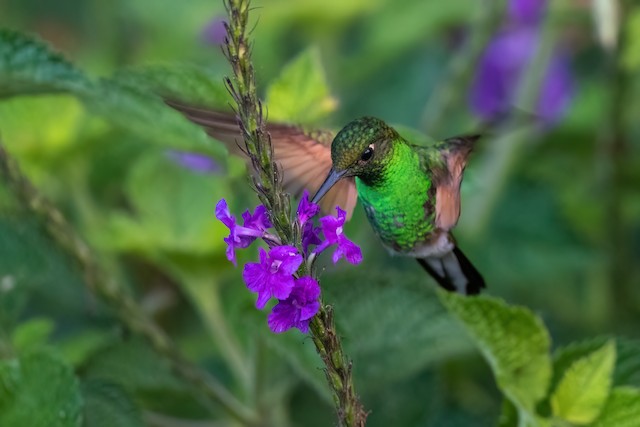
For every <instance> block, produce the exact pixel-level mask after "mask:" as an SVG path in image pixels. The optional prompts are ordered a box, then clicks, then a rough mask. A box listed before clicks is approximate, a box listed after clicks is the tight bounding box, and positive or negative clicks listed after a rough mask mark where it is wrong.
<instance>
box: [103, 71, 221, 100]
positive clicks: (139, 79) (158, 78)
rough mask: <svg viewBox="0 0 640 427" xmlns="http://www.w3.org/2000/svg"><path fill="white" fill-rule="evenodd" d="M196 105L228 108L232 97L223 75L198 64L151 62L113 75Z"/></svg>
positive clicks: (120, 79) (136, 85) (120, 80)
mask: <svg viewBox="0 0 640 427" xmlns="http://www.w3.org/2000/svg"><path fill="white" fill-rule="evenodd" d="M113 79H114V80H115V81H117V82H120V83H125V84H126V85H128V86H134V87H138V88H146V89H148V90H149V91H152V92H155V93H158V94H160V95H162V96H163V97H167V98H170V99H176V100H180V101H183V102H188V103H190V104H192V105H195V106H200V107H210V108H215V109H218V110H228V109H229V103H230V101H231V96H230V94H229V91H228V90H227V88H226V87H225V85H224V83H223V77H222V76H220V75H217V74H213V73H210V72H208V71H207V70H206V69H204V68H201V67H198V66H195V65H182V64H171V65H148V66H144V67H137V68H128V69H125V70H123V71H119V72H118V73H117V74H116V75H115V76H114V78H113Z"/></svg>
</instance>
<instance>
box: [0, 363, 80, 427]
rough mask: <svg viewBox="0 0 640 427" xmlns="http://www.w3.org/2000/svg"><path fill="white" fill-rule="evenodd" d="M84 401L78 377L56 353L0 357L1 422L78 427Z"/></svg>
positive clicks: (34, 426) (52, 426) (7, 423)
mask: <svg viewBox="0 0 640 427" xmlns="http://www.w3.org/2000/svg"><path fill="white" fill-rule="evenodd" d="M82 405H83V401H82V396H81V394H80V389H79V387H78V381H77V379H76V377H75V376H74V375H73V372H72V370H71V368H70V367H69V365H67V364H66V363H65V362H64V361H62V360H61V359H60V358H58V357H57V356H55V355H54V354H52V353H49V352H44V351H39V352H34V353H30V354H27V355H24V356H23V357H21V358H20V359H13V360H4V361H0V425H2V426H29V427H78V426H79V425H80V423H81V419H82Z"/></svg>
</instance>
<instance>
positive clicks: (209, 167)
mask: <svg viewBox="0 0 640 427" xmlns="http://www.w3.org/2000/svg"><path fill="white" fill-rule="evenodd" d="M167 157H169V158H170V159H171V160H173V161H174V162H175V163H176V164H178V165H180V166H182V167H184V168H187V169H191V170H192V171H194V172H199V173H216V172H220V166H219V165H218V164H217V163H216V162H215V161H214V160H213V159H212V158H211V157H209V156H205V155H204V154H198V153H190V152H188V151H177V150H168V151H167Z"/></svg>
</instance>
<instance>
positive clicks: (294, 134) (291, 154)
mask: <svg viewBox="0 0 640 427" xmlns="http://www.w3.org/2000/svg"><path fill="white" fill-rule="evenodd" d="M166 103H167V104H168V105H170V106H171V107H173V108H175V109H176V110H178V111H180V112H181V113H182V114H184V115H185V116H186V117H187V118H188V119H189V120H191V121H192V122H193V123H196V124H198V125H200V126H202V127H203V128H204V129H205V131H206V132H207V134H208V135H209V136H211V137H213V138H215V139H217V140H219V141H222V142H224V143H225V144H226V146H227V147H228V148H229V151H231V152H232V153H234V154H236V155H241V156H244V153H243V152H242V150H241V149H240V147H239V146H238V144H240V143H241V141H242V135H241V134H240V127H239V126H238V123H237V121H236V117H235V115H233V114H230V113H224V112H220V111H213V110H206V109H201V108H196V107H191V106H189V105H185V104H182V103H179V102H176V101H169V100H167V101H166ZM267 131H268V132H269V134H270V135H271V143H272V145H273V152H274V158H275V161H276V162H277V163H278V164H280V166H281V167H282V172H283V186H284V189H285V190H287V191H288V192H290V193H291V194H293V195H294V196H296V197H298V196H300V195H301V194H302V192H303V191H304V190H305V189H307V190H309V194H310V196H313V195H314V194H315V193H316V191H318V189H319V188H320V185H322V183H323V182H324V179H325V178H326V177H327V175H328V174H329V169H331V140H332V139H333V135H332V134H331V133H330V132H327V131H315V132H306V131H304V130H303V129H301V128H299V127H297V126H291V125H286V124H278V123H268V124H267ZM356 200H357V192H356V186H355V182H354V179H353V178H346V179H342V180H341V181H339V182H338V183H337V184H336V185H335V186H334V187H333V188H332V189H331V190H330V191H329V192H328V193H327V194H326V195H325V196H324V197H323V198H322V200H321V201H320V207H321V209H322V211H323V212H324V213H326V214H334V213H335V207H336V206H340V207H341V208H342V209H344V210H345V211H346V212H347V219H349V218H351V214H352V213H353V208H354V207H355V204H356Z"/></svg>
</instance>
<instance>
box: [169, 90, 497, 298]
mask: <svg viewBox="0 0 640 427" xmlns="http://www.w3.org/2000/svg"><path fill="white" fill-rule="evenodd" d="M166 102H167V104H169V105H170V106H171V107H173V108H175V109H177V110H179V111H181V112H182V113H183V114H184V115H185V116H186V117H187V118H188V119H189V120H191V121H192V122H194V123H196V124H199V125H201V126H203V127H204V128H205V130H206V132H207V133H208V134H209V135H210V136H212V137H213V138H215V139H217V140H220V141H222V142H224V143H226V145H227V147H228V148H229V149H230V151H232V152H236V153H237V154H240V153H239V151H240V149H239V148H238V146H237V141H238V140H239V139H240V130H239V127H238V124H237V122H236V118H235V116H233V115H231V114H228V113H223V112H219V111H213V110H207V109H202V108H198V107H193V106H189V105H186V104H183V103H180V102H176V101H173V100H166ZM266 127H267V131H268V132H269V134H270V135H271V141H272V146H273V151H274V160H275V161H276V163H278V164H279V165H280V167H281V168H282V172H283V187H284V189H285V190H286V191H289V192H290V193H292V194H294V195H300V194H301V193H302V192H303V190H305V189H307V190H308V191H309V192H310V193H314V192H315V195H314V197H313V198H312V201H313V202H314V203H317V204H319V205H320V207H321V209H322V210H323V212H326V213H330V212H331V211H333V210H334V208H335V207H336V206H340V207H341V208H342V209H344V210H345V211H346V212H347V218H350V217H351V215H352V212H353V209H354V207H355V204H356V201H357V200H360V202H361V204H362V205H363V207H364V212H365V214H366V217H367V219H368V221H369V223H370V225H371V227H372V229H373V231H374V232H375V234H376V235H377V236H378V237H379V239H380V241H381V242H382V245H383V246H384V247H385V248H386V249H387V250H388V251H389V252H390V253H391V254H393V255H401V256H407V257H412V258H415V259H416V260H417V262H418V263H419V264H420V265H421V266H422V268H423V269H424V270H426V271H427V272H428V273H429V274H430V275H431V276H432V277H433V278H434V279H435V281H436V282H437V283H438V285H440V286H441V287H442V288H444V289H446V290H448V291H452V292H458V293H461V294H466V295H473V294H478V293H479V292H480V291H481V289H482V288H484V287H485V282H484V279H483V278H482V275H481V274H480V273H479V272H478V270H477V269H476V268H475V267H474V266H473V264H472V263H471V262H470V261H469V259H468V258H467V257H466V256H465V255H464V253H463V252H462V251H461V250H460V249H459V248H458V246H457V245H456V241H455V239H454V238H453V235H452V234H451V230H452V229H453V228H454V227H455V225H456V223H457V222H458V218H459V216H460V185H461V183H462V178H463V173H464V169H465V166H466V163H467V159H468V157H469V154H470V153H471V150H472V148H473V146H474V144H475V142H476V141H477V140H478V139H480V135H468V136H459V137H453V138H448V139H445V140H443V141H440V142H438V143H435V144H433V145H430V146H424V145H418V144H414V143H411V142H410V141H408V140H407V139H405V138H403V137H402V136H401V135H400V134H399V133H398V132H397V131H396V130H395V129H394V128H393V127H391V126H390V125H388V124H387V123H385V122H384V121H383V120H381V119H378V118H374V117H362V118H359V119H356V120H353V121H351V122H350V123H348V124H347V125H345V126H344V127H343V128H342V129H341V130H340V131H339V132H338V133H337V134H335V136H334V134H333V133H332V132H330V131H327V130H307V129H304V128H302V127H299V126H294V125H290V124H284V123H267V125H266Z"/></svg>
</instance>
